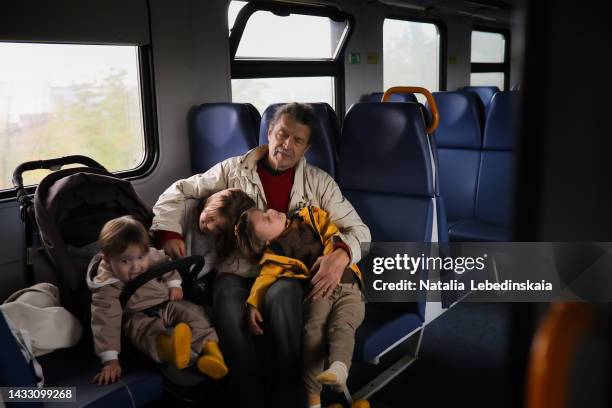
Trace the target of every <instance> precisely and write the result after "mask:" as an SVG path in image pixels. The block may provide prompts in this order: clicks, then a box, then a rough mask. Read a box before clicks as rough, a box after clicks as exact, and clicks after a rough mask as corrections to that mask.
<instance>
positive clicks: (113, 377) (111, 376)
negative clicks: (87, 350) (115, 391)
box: [92, 360, 121, 385]
mask: <svg viewBox="0 0 612 408" xmlns="http://www.w3.org/2000/svg"><path fill="white" fill-rule="evenodd" d="M120 377H121V366H120V365H119V360H110V361H107V362H106V363H104V366H103V367H102V370H100V372H99V373H98V374H96V376H95V377H94V378H93V381H92V382H93V383H94V384H98V385H106V384H112V383H114V382H116V381H117V380H119V378H120Z"/></svg>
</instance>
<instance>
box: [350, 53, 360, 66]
mask: <svg viewBox="0 0 612 408" xmlns="http://www.w3.org/2000/svg"><path fill="white" fill-rule="evenodd" d="M348 63H349V64H361V53H360V52H349V53H348Z"/></svg>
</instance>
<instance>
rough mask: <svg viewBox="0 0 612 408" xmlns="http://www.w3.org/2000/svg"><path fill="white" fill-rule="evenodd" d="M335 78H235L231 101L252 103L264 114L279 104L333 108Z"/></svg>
mask: <svg viewBox="0 0 612 408" xmlns="http://www.w3.org/2000/svg"><path fill="white" fill-rule="evenodd" d="M333 90H334V78H332V77H302V78H299V77H298V78H252V79H232V100H233V101H234V102H249V103H252V104H253V105H255V107H256V108H257V109H258V110H259V112H263V111H264V110H265V109H266V108H267V107H268V106H269V105H270V104H272V103H277V102H326V103H328V104H330V105H331V106H334V91H333Z"/></svg>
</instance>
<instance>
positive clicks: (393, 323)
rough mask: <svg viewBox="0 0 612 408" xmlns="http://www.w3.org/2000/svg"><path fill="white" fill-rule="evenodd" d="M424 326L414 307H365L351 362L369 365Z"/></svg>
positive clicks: (382, 304) (403, 304) (404, 305)
mask: <svg viewBox="0 0 612 408" xmlns="http://www.w3.org/2000/svg"><path fill="white" fill-rule="evenodd" d="M422 324H423V320H422V318H421V317H420V316H419V314H418V313H417V304H416V303H367V304H366V314H365V320H364V321H363V323H362V325H361V327H359V329H358V330H357V333H356V337H355V352H354V353H353V359H355V360H358V361H370V360H373V359H374V358H376V357H377V356H379V355H380V354H381V353H382V352H384V351H385V350H387V349H388V348H390V347H391V346H392V345H394V344H395V343H396V342H398V341H399V340H401V339H403V338H404V337H406V336H407V335H408V334H409V333H411V332H412V331H413V330H416V329H417V328H419V327H420V326H421V325H422Z"/></svg>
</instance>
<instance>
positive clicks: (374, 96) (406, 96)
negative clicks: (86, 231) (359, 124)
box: [363, 92, 417, 102]
mask: <svg viewBox="0 0 612 408" xmlns="http://www.w3.org/2000/svg"><path fill="white" fill-rule="evenodd" d="M382 97H383V93H382V92H372V93H371V94H370V95H368V97H367V98H366V100H364V101H363V102H380V101H381V100H382ZM389 102H417V98H416V96H414V94H411V93H394V94H392V95H391V99H389Z"/></svg>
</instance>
